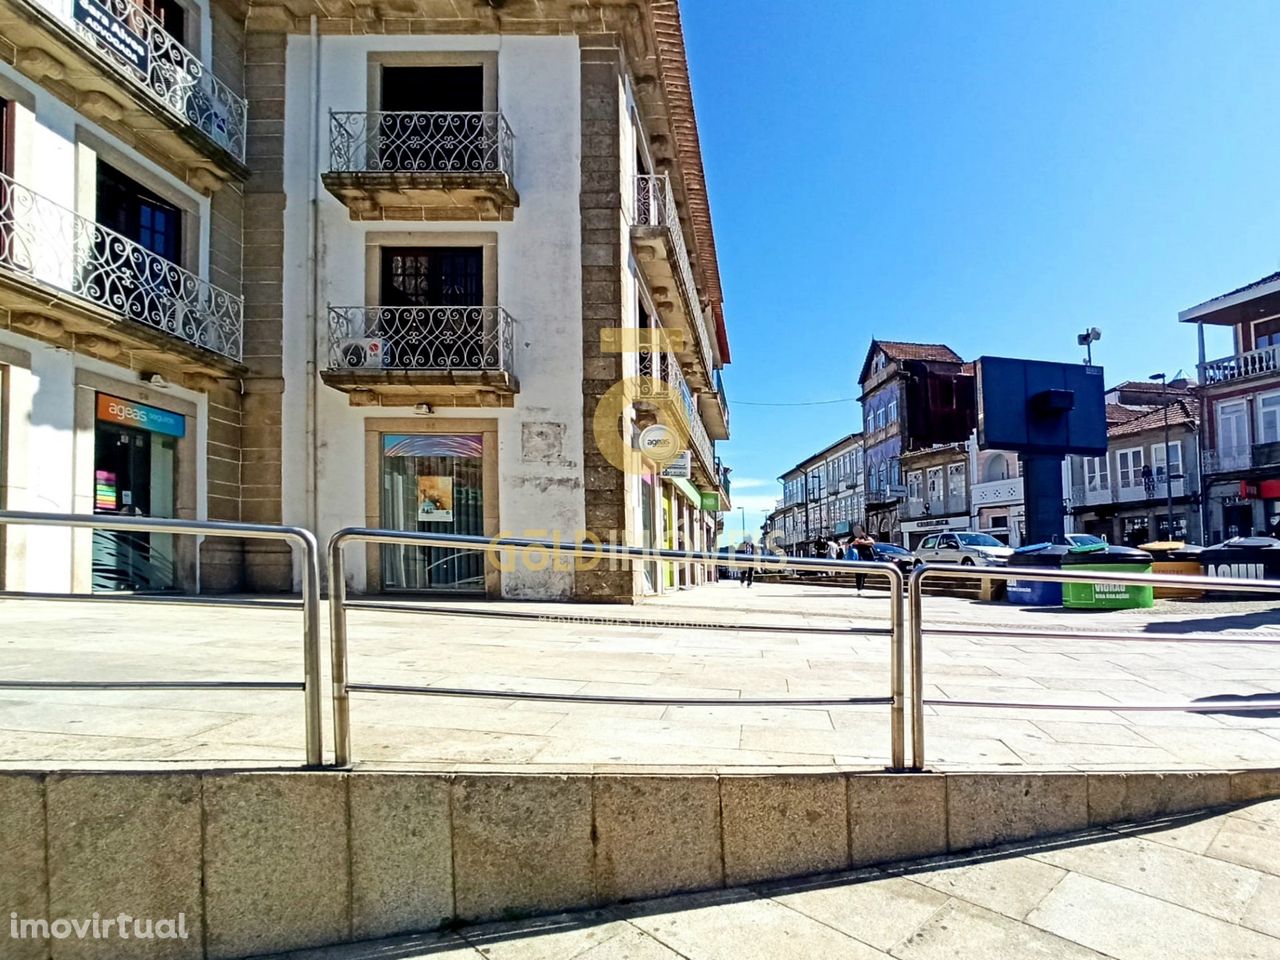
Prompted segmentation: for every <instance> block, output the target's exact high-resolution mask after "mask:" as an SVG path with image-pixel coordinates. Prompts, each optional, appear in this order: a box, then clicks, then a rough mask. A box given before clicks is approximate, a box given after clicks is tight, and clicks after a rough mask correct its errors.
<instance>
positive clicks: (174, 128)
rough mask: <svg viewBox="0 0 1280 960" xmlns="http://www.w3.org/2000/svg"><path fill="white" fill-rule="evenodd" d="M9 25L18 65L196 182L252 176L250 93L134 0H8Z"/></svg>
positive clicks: (3, 5)
mask: <svg viewBox="0 0 1280 960" xmlns="http://www.w3.org/2000/svg"><path fill="white" fill-rule="evenodd" d="M0 24H3V29H2V30H0V33H3V34H4V37H5V40H6V46H9V45H12V48H13V53H12V55H11V56H12V60H11V62H12V63H13V64H14V66H16V67H17V68H18V69H19V70H20V71H22V72H23V73H24V74H26V75H27V76H29V77H31V78H32V79H34V80H36V81H38V82H40V83H41V84H42V85H44V86H46V87H47V88H48V89H50V90H52V91H54V92H55V93H56V94H57V95H58V96H59V97H61V98H62V99H64V100H66V101H67V102H68V103H70V104H71V105H72V106H73V107H75V108H76V109H78V110H80V111H81V112H82V113H84V114H85V115H86V116H88V117H90V118H91V119H93V120H94V121H96V122H97V123H100V124H101V125H102V126H104V127H105V128H107V129H108V130H110V131H111V132H112V133H113V134H115V135H116V136H118V137H120V139H122V140H124V141H125V142H126V143H129V144H131V145H132V146H134V147H135V148H137V149H138V150H140V151H142V152H143V153H146V154H147V155H149V156H150V157H151V158H152V159H154V160H156V161H157V162H158V163H161V164H163V165H166V166H169V167H173V166H175V165H176V167H177V168H178V169H179V170H180V171H181V173H182V174H183V176H184V178H185V179H186V180H187V181H188V182H189V183H192V184H194V185H195V186H197V187H199V188H200V189H202V190H204V191H206V192H209V191H212V190H214V189H216V188H218V187H219V186H221V185H222V183H223V182H224V181H226V180H228V179H231V178H235V179H240V180H243V179H244V178H245V177H247V176H248V174H249V171H248V168H246V167H245V164H244V159H245V132H246V113H247V110H246V106H245V101H244V98H242V97H240V96H238V95H237V94H235V93H233V92H232V91H231V90H230V89H229V88H228V87H227V86H226V85H225V84H224V83H222V82H221V81H220V80H218V79H217V78H216V77H214V75H213V72H212V70H211V69H210V68H209V67H208V66H206V65H205V64H203V63H202V62H201V61H200V59H199V57H197V56H196V55H195V54H193V53H192V52H191V51H189V50H188V49H187V48H186V47H184V46H183V45H182V44H181V43H180V42H179V41H178V40H177V39H175V38H174V37H173V36H171V35H170V34H168V33H167V32H165V29H164V27H163V26H161V24H160V23H159V22H158V21H157V20H155V19H154V18H152V17H151V16H150V15H148V14H147V13H145V12H144V11H143V9H142V7H141V6H139V5H138V4H136V3H134V2H132V0H0ZM6 59H9V55H6Z"/></svg>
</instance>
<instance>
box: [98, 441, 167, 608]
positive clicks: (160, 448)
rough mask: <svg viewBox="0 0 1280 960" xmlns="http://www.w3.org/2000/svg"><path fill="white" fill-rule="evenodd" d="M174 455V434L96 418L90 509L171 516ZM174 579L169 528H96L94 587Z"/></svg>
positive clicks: (134, 587)
mask: <svg viewBox="0 0 1280 960" xmlns="http://www.w3.org/2000/svg"><path fill="white" fill-rule="evenodd" d="M176 458H177V441H176V440H175V438H173V437H167V436H163V435H160V434H153V433H149V432H148V431H146V430H138V429H135V428H133V427H126V426H122V425H119V424H111V423H101V422H100V423H98V425H97V429H96V432H95V436H94V496H93V512H94V513H96V514H100V515H112V514H114V515H119V516H131V517H172V516H173V511H174V478H175V466H176ZM175 584H176V578H175V570H174V543H173V535H172V534H157V533H123V532H113V531H108V530H95V531H94V534H93V589H94V591H95V592H111V591H120V590H130V591H154V590H171V589H173V588H174V586H175Z"/></svg>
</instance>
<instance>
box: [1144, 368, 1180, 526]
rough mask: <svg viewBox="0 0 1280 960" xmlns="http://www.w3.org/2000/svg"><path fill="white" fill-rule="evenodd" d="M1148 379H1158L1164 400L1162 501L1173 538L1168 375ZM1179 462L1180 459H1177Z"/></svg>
mask: <svg viewBox="0 0 1280 960" xmlns="http://www.w3.org/2000/svg"><path fill="white" fill-rule="evenodd" d="M1148 379H1151V380H1159V381H1160V387H1161V399H1162V400H1163V401H1164V402H1163V403H1162V404H1161V406H1162V407H1164V502H1165V524H1166V525H1167V527H1168V530H1169V539H1170V540H1172V539H1173V472H1172V471H1171V470H1170V469H1169V375H1168V374H1165V373H1153V374H1152V375H1151V376H1150V377H1149V378H1148ZM1179 462H1181V459H1179Z"/></svg>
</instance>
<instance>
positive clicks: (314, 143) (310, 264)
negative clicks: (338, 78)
mask: <svg viewBox="0 0 1280 960" xmlns="http://www.w3.org/2000/svg"><path fill="white" fill-rule="evenodd" d="M310 107H311V113H310V120H309V122H310V126H311V157H310V160H309V162H308V174H309V183H310V186H309V188H308V189H309V190H310V193H311V196H310V198H309V203H308V205H307V230H308V233H309V234H310V236H309V243H310V246H309V249H308V251H307V280H308V289H307V319H308V322H309V324H310V331H309V334H310V335H309V336H308V337H307V378H306V379H307V419H306V432H307V470H306V501H307V503H306V511H307V515H306V516H307V518H306V525H307V529H309V530H311V532H313V533H315V534H317V535H319V530H320V506H319V496H318V487H319V455H320V444H319V437H318V435H317V433H318V431H317V427H316V420H317V416H316V407H317V404H318V401H319V396H318V393H319V386H320V379H319V377H318V375H317V359H318V356H317V355H318V346H317V344H318V341H319V337H320V316H319V304H320V273H319V270H318V266H319V259H320V258H319V251H320V216H319V206H320V192H319V189H318V187H317V184H318V182H319V180H320V30H319V24H318V21H317V20H316V17H315V15H314V14H312V16H311V104H310Z"/></svg>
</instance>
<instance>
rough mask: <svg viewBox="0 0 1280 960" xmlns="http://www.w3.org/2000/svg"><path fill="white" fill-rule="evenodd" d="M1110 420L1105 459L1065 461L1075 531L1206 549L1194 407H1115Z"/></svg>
mask: <svg viewBox="0 0 1280 960" xmlns="http://www.w3.org/2000/svg"><path fill="white" fill-rule="evenodd" d="M1107 414H1108V420H1109V423H1108V426H1107V453H1106V456H1101V457H1079V456H1073V457H1069V458H1068V459H1067V469H1068V470H1069V477H1070V486H1069V487H1067V489H1068V490H1069V491H1070V493H1069V496H1070V503H1071V513H1072V520H1073V528H1074V529H1075V530H1077V531H1078V532H1081V533H1092V534H1094V535H1095V536H1099V537H1103V538H1105V539H1107V540H1109V541H1111V542H1112V543H1120V544H1127V545H1129V546H1138V545H1140V544H1143V543H1149V542H1151V541H1153V540H1188V541H1190V542H1192V543H1201V542H1203V536H1202V528H1201V522H1200V511H1199V507H1198V504H1199V491H1200V488H1201V483H1200V468H1199V462H1200V455H1199V450H1200V447H1199V431H1198V426H1199V416H1198V412H1197V410H1196V407H1195V402H1194V400H1190V399H1187V398H1185V397H1179V398H1178V399H1176V400H1174V401H1173V402H1172V403H1169V404H1166V405H1164V406H1156V407H1151V408H1148V409H1141V410H1134V409H1132V408H1128V407H1125V406H1118V405H1114V404H1109V405H1108V408H1107ZM1166 427H1167V428H1168V432H1167V437H1166ZM1166 439H1167V441H1168V453H1167V455H1166V452H1165V451H1166ZM1170 514H1172V523H1171V522H1170Z"/></svg>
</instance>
